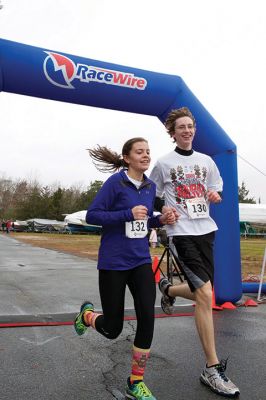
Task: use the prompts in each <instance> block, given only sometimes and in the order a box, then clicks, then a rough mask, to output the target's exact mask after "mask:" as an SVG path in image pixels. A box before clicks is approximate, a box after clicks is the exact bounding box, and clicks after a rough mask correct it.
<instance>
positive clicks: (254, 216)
mask: <svg viewBox="0 0 266 400" xmlns="http://www.w3.org/2000/svg"><path fill="white" fill-rule="evenodd" d="M239 220H240V221H246V222H252V223H259V224H266V204H248V203H239Z"/></svg>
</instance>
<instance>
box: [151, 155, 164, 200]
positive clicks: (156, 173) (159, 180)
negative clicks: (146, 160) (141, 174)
mask: <svg viewBox="0 0 266 400" xmlns="http://www.w3.org/2000/svg"><path fill="white" fill-rule="evenodd" d="M149 178H150V179H151V180H152V181H153V182H154V183H155V185H156V196H157V197H162V196H163V194H164V179H163V173H162V166H161V165H160V163H159V161H157V162H156V164H155V165H154V167H153V169H152V171H151V174H150V177H149Z"/></svg>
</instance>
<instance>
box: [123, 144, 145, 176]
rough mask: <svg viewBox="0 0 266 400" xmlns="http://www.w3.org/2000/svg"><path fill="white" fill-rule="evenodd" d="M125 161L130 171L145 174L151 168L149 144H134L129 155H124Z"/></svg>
mask: <svg viewBox="0 0 266 400" xmlns="http://www.w3.org/2000/svg"><path fill="white" fill-rule="evenodd" d="M123 157H124V160H125V161H126V163H127V164H128V166H129V167H128V170H129V171H132V172H133V171H134V172H135V173H144V172H145V171H147V169H148V168H149V166H150V162H151V157H150V148H149V145H148V143H147V142H143V141H141V142H136V143H134V144H133V146H132V148H131V150H130V152H129V155H128V156H126V155H124V156H123Z"/></svg>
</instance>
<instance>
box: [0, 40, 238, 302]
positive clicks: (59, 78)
mask: <svg viewBox="0 0 266 400" xmlns="http://www.w3.org/2000/svg"><path fill="white" fill-rule="evenodd" d="M0 90H1V91H5V92H9V93H16V94H22V95H27V96H34V97H40V98H44V99H50V100H58V101H64V102H69V103H76V104H83V105H88V106H94V107H101V108H108V109H112V110H120V111H127V112H132V113H139V114H146V115H154V116H156V117H158V118H159V119H160V121H161V122H164V120H165V118H166V115H167V114H168V112H169V111H170V110H171V109H174V108H179V107H183V106H186V107H189V108H190V109H191V111H192V113H193V114H194V116H195V118H196V121H197V133H196V137H195V140H194V148H195V149H196V150H198V151H201V152H204V153H206V154H208V155H210V156H211V157H212V158H213V159H214V160H215V162H216V164H217V165H218V167H219V169H220V171H221V175H222V177H223V180H224V191H223V202H222V203H221V204H220V205H218V206H215V207H213V208H212V209H211V213H212V216H213V217H214V219H215V220H216V222H217V224H218V226H219V231H218V233H217V236H216V243H215V263H216V272H215V294H216V300H217V303H223V302H225V301H231V302H235V301H237V300H239V298H240V297H241V296H242V284H241V262H240V240H239V238H240V232H239V216H238V184H237V160H236V146H235V144H234V143H233V142H232V140H231V139H230V138H229V137H228V135H227V134H226V133H225V132H224V131H223V129H222V128H221V127H220V126H219V125H218V123H217V122H216V121H215V120H214V119H213V117H212V116H211V115H210V114H209V113H208V111H207V110H206V109H205V108H204V107H203V105H202V104H201V103H200V102H199V100H198V99H197V98H196V97H195V96H194V95H193V93H192V92H191V91H190V90H189V88H188V87H187V86H186V84H185V82H184V81H183V80H182V79H181V78H180V77H179V76H174V75H166V74H160V73H155V72H151V71H144V70H140V69H136V68H131V67H125V66H121V65H117V64H110V63H106V62H102V61H97V60H91V59H88V58H82V57H78V56H74V55H68V54H65V53H61V52H55V51H51V50H48V49H42V48H38V47H33V46H28V45H25V44H21V43H17V42H12V41H8V40H3V39H0Z"/></svg>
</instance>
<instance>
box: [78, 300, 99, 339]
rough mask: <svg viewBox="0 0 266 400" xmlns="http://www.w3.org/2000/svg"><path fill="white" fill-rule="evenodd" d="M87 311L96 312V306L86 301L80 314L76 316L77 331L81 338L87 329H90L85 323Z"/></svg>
mask: <svg viewBox="0 0 266 400" xmlns="http://www.w3.org/2000/svg"><path fill="white" fill-rule="evenodd" d="M85 311H92V312H93V311H94V306H93V304H92V303H91V302H90V301H87V300H86V301H85V302H84V303H83V304H82V305H81V307H80V312H79V313H78V315H77V316H76V319H75V322H74V328H75V331H76V332H77V334H78V335H79V336H81V335H83V334H84V333H85V332H86V330H87V328H88V326H87V325H85V324H84V321H83V314H84V312H85Z"/></svg>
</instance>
